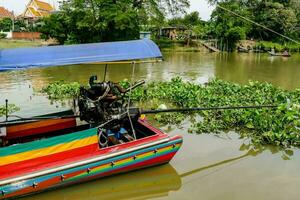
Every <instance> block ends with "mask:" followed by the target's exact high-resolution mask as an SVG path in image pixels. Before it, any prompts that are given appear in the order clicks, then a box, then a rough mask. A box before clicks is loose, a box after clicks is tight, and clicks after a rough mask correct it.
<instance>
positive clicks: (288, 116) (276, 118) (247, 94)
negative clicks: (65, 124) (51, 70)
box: [44, 77, 300, 147]
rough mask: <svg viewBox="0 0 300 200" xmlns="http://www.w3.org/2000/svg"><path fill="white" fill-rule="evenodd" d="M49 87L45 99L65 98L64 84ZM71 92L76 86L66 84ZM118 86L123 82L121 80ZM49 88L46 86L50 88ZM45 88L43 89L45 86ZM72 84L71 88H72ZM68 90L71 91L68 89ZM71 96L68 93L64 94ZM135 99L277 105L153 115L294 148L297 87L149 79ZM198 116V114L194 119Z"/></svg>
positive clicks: (298, 141)
mask: <svg viewBox="0 0 300 200" xmlns="http://www.w3.org/2000/svg"><path fill="white" fill-rule="evenodd" d="M59 84H61V83H56V84H55V85H54V88H56V89H54V90H44V91H47V93H48V95H49V96H50V97H54V98H57V97H59V95H62V97H65V93H69V94H75V95H77V94H78V93H76V92H67V90H65V89H63V90H62V91H57V90H60V89H61V88H68V89H70V88H71V87H70V86H67V85H66V84H63V85H64V86H63V87H61V86H59ZM71 85H72V87H75V91H78V88H77V87H79V84H78V83H72V84H71ZM122 85H123V86H124V87H126V86H128V85H129V83H128V82H122ZM52 87H53V86H51V87H50V88H52ZM48 88H49V87H48ZM76 88H77V89H76ZM72 91H73V90H72ZM69 96H71V95H69ZM131 99H132V100H133V101H135V102H141V103H143V102H147V104H145V106H146V108H147V106H148V108H149V106H151V105H150V103H149V102H160V103H164V104H166V105H171V106H173V107H177V108H181V107H184V108H191V107H206V108H208V107H220V106H244V105H278V108H275V109H274V108H273V109H270V108H269V109H236V110H215V111H201V112H198V113H197V114H196V113H169V114H158V115H156V116H155V119H156V120H157V121H159V122H160V123H166V124H180V123H181V122H182V121H183V120H186V119H190V121H192V122H193V125H192V127H191V128H190V130H189V131H190V132H194V133H198V134H200V133H210V132H220V131H229V130H236V131H237V132H239V133H240V134H241V136H243V137H249V138H251V139H252V142H254V143H258V144H273V145H278V146H283V147H289V146H300V105H299V104H300V90H299V89H297V90H294V91H286V90H282V89H280V88H276V87H274V86H273V85H271V84H268V83H259V82H249V84H247V85H239V84H234V83H230V82H226V81H222V80H218V79H216V80H211V81H210V82H208V83H207V84H205V85H199V84H195V83H191V82H184V81H183V80H182V79H180V78H178V77H177V78H173V79H172V80H171V81H167V82H152V83H150V84H148V85H146V86H144V87H139V88H136V89H135V90H133V91H132V94H131ZM197 115H199V116H200V117H197Z"/></svg>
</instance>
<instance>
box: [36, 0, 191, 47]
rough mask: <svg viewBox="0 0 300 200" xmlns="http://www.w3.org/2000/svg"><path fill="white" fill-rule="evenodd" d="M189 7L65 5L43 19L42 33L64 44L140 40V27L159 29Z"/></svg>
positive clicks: (102, 2) (141, 0) (109, 0)
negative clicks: (169, 17)
mask: <svg viewBox="0 0 300 200" xmlns="http://www.w3.org/2000/svg"><path fill="white" fill-rule="evenodd" d="M188 5H189V4H188V0H118V1H117V0H69V1H63V2H62V4H61V6H60V12H58V13H55V14H52V15H51V16H49V17H48V18H45V19H43V21H42V24H43V25H42V26H41V28H40V32H41V33H42V37H43V38H45V39H47V38H56V39H57V40H58V41H59V43H61V44H63V43H88V42H99V41H116V40H129V39H137V38H138V37H139V30H140V28H141V27H143V26H150V27H151V25H150V23H154V22H155V24H156V25H160V24H162V23H161V22H160V23H159V21H163V19H164V17H165V16H166V14H167V13H177V12H182V11H183V10H184V9H186V7H187V6H188ZM156 25H155V26H156Z"/></svg>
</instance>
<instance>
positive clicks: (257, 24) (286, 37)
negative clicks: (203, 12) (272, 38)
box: [217, 4, 300, 44]
mask: <svg viewBox="0 0 300 200" xmlns="http://www.w3.org/2000/svg"><path fill="white" fill-rule="evenodd" d="M217 7H219V8H221V9H223V10H225V11H227V12H229V13H231V14H233V15H235V16H238V17H240V18H242V19H244V20H246V21H248V22H251V23H253V24H255V25H256V26H259V27H262V28H264V29H266V30H268V31H270V32H272V33H275V34H277V35H279V36H281V37H284V38H285V39H288V40H290V41H292V42H295V43H297V44H300V42H299V41H297V40H294V39H292V38H290V37H288V36H285V35H283V34H281V33H278V32H276V31H274V30H272V29H270V28H268V27H266V26H264V25H261V24H259V23H257V22H255V21H253V20H251V19H248V18H246V17H244V16H241V15H239V14H237V13H236V12H233V11H231V10H229V9H227V8H224V7H223V6H220V5H219V4H217Z"/></svg>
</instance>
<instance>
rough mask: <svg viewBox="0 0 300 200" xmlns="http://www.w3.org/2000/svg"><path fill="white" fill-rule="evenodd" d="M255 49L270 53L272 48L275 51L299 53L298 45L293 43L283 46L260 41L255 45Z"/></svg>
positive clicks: (299, 47) (299, 46)
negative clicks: (286, 50)
mask: <svg viewBox="0 0 300 200" xmlns="http://www.w3.org/2000/svg"><path fill="white" fill-rule="evenodd" d="M256 48H260V49H262V50H265V51H270V50H271V49H272V48H275V50H276V51H284V50H285V49H288V51H289V52H300V45H299V44H295V43H286V44H284V45H282V44H280V43H274V42H268V41H260V42H257V43H256Z"/></svg>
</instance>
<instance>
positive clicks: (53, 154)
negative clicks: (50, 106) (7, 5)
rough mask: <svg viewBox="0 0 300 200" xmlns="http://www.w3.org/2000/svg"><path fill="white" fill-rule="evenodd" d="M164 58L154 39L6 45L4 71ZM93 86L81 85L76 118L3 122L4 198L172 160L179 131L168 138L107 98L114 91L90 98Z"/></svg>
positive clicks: (0, 186)
mask: <svg viewBox="0 0 300 200" xmlns="http://www.w3.org/2000/svg"><path fill="white" fill-rule="evenodd" d="M161 59H162V55H161V52H160V51H159V49H158V47H157V46H156V45H155V44H154V43H153V42H152V41H150V40H136V41H127V42H111V43H98V44H84V45H70V46H56V47H55V46H52V47H39V48H25V49H14V50H2V51H1V57H0V71H2V70H13V69H27V68H31V67H47V66H56V65H70V64H82V63H95V62H97V63H102V64H110V63H131V64H132V65H135V63H138V62H139V63H141V62H157V61H159V60H161ZM82 68H83V70H84V65H83V66H82ZM140 84H141V83H138V84H137V85H140ZM96 86H97V85H96ZM96 86H95V87H94V89H95V88H96V89H95V90H93V88H89V89H84V88H81V94H80V97H79V98H78V104H79V115H78V114H77V113H68V114H66V113H53V114H50V115H43V116H37V117H32V118H21V119H14V120H10V121H9V120H5V121H3V122H1V123H0V130H1V131H0V141H1V146H2V147H0V199H6V198H15V197H20V196H24V195H28V194H32V193H36V192H41V191H44V190H48V189H53V188H58V187H61V186H68V185H72V184H76V183H80V182H85V181H88V180H91V179H96V178H100V177H104V176H109V175H112V174H116V173H123V172H127V171H131V170H136V169H140V168H145V167H150V166H154V165H160V164H163V163H168V162H169V161H170V160H171V159H172V157H173V156H174V155H175V154H176V152H177V151H178V150H179V148H180V146H181V145H182V137H181V136H169V135H167V134H166V133H164V132H162V131H160V130H159V129H157V128H155V127H154V126H152V125H151V124H150V123H148V122H147V120H146V119H145V117H144V116H142V115H141V112H140V109H135V108H129V106H128V105H127V106H125V104H124V102H121V103H120V102H119V101H111V99H110V100H109V101H108V100H107V99H105V98H104V97H105V95H107V94H108V93H109V90H105V92H104V93H105V95H103V94H101V95H100V97H99V96H97V95H96V96H97V97H93V98H92V97H91V96H90V94H91V92H92V93H93V92H94V93H93V94H95V92H97V87H96ZM134 88H135V86H132V87H130V89H129V90H126V91H125V92H128V91H131V90H132V89H134ZM125 92H124V93H125ZM128 103H129V104H130V102H128ZM6 118H9V116H6Z"/></svg>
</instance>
